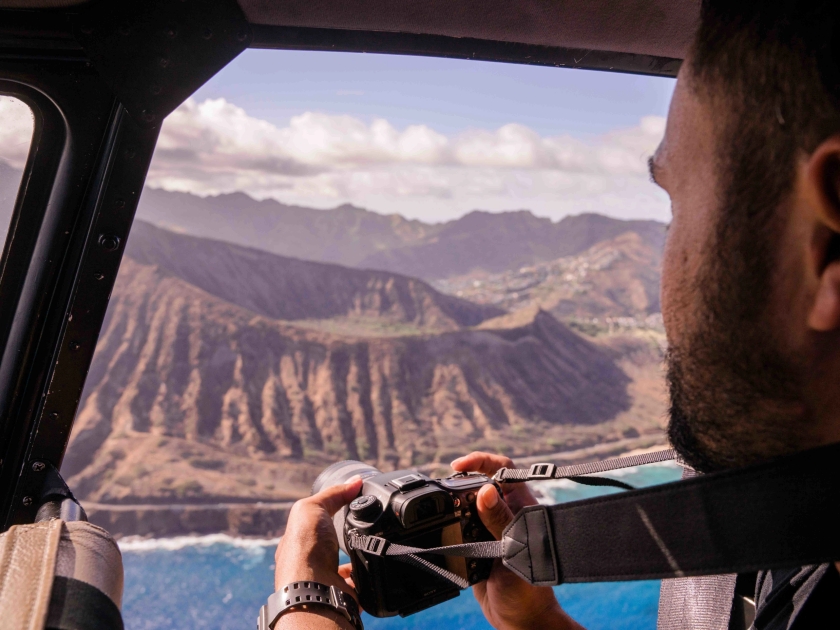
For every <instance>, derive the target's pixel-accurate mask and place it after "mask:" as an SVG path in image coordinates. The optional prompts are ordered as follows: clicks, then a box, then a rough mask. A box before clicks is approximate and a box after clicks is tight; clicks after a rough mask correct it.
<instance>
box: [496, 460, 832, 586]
mask: <svg viewBox="0 0 840 630" xmlns="http://www.w3.org/2000/svg"><path fill="white" fill-rule="evenodd" d="M838 463H840V444H833V445H830V446H824V447H821V448H817V449H813V450H810V451H806V452H803V453H798V454H796V455H792V456H789V457H786V458H783V459H779V460H776V461H775V462H771V463H767V464H762V465H758V466H753V467H749V468H743V469H739V470H734V471H729V472H725V473H717V474H712V475H703V476H698V477H692V478H690V479H685V480H683V481H677V482H674V483H669V484H664V485H661V486H655V487H652V488H645V489H642V490H635V491H632V492H626V493H622V494H618V495H612V496H608V497H600V498H596V499H588V500H585V501H578V502H574V503H567V504H563V505H556V506H552V507H550V508H546V507H543V506H534V507H531V508H526V509H525V510H523V512H520V514H518V515H517V517H516V518H515V519H514V521H513V523H511V525H510V526H509V527H508V530H506V535H507V533H508V532H510V531H511V530H512V528H513V527H514V526H515V524H516V523H517V521H519V520H520V519H523V518H525V517H526V515H527V512H529V511H544V512H545V513H546V514H547V515H548V517H549V520H550V521H551V524H550V528H551V531H550V532H536V531H533V528H532V531H531V532H529V535H531V536H533V535H543V534H548V535H550V536H551V538H552V540H553V541H554V545H555V549H556V553H555V555H554V557H553V558H548V557H545V556H540V555H537V554H534V553H531V554H530V556H529V558H528V559H527V560H528V562H527V563H526V562H524V561H523V563H522V564H523V565H525V564H529V565H530V566H531V567H532V569H539V568H540V567H542V566H545V565H551V564H553V565H555V566H556V568H557V571H558V580H559V581H558V583H559V582H560V581H563V582H601V581H612V580H647V579H659V578H672V577H682V576H690V575H712V574H721V573H747V572H750V571H756V570H762V569H774V568H786V567H798V566H803V565H808V564H820V563H823V562H833V561H835V560H837V559H838V558H840V536H837V531H836V516H835V512H836V510H837V503H838V501H840V475H838V473H837V466H838Z"/></svg>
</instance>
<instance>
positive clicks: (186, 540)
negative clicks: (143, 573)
mask: <svg viewBox="0 0 840 630" xmlns="http://www.w3.org/2000/svg"><path fill="white" fill-rule="evenodd" d="M278 542H280V539H279V538H239V537H236V536H230V535H228V534H208V535H206V536H174V537H172V538H143V537H142V536H126V537H125V538H122V539H120V540H119V541H117V544H119V546H120V551H123V552H126V551H158V550H163V551H177V550H179V549H184V548H186V547H209V546H210V545H229V546H231V547H237V548H240V549H256V548H263V547H276V546H277V543H278Z"/></svg>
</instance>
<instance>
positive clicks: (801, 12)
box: [690, 0, 840, 195]
mask: <svg viewBox="0 0 840 630" xmlns="http://www.w3.org/2000/svg"><path fill="white" fill-rule="evenodd" d="M839 31H840V2H838V1H837V0H746V1H739V0H703V5H702V11H701V23H700V28H699V30H698V32H697V36H696V39H695V42H694V47H693V51H692V55H691V61H690V63H691V67H690V69H691V70H692V73H693V75H694V76H695V78H697V79H699V81H698V83H699V85H703V86H707V87H709V88H710V89H711V90H712V92H713V95H715V94H716V95H718V96H721V97H722V101H721V102H725V105H724V107H725V108H726V110H727V114H728V115H726V116H724V120H725V124H726V127H727V131H728V133H725V134H722V135H721V138H720V141H721V142H723V143H726V145H725V146H722V147H720V148H721V149H722V151H721V158H722V159H723V165H724V166H726V167H728V168H732V167H734V166H736V165H737V164H738V163H739V162H741V158H742V157H744V156H745V155H748V156H749V159H750V160H752V161H753V162H754V163H755V168H753V169H750V170H752V171H753V173H740V175H741V176H743V175H752V176H754V177H757V178H758V179H759V180H764V181H763V182H761V184H760V185H761V186H762V187H763V188H764V190H768V189H767V188H766V186H765V184H770V188H771V189H772V192H773V193H775V194H777V195H778V194H779V193H783V192H785V190H784V189H783V188H782V185H784V186H787V187H789V186H790V184H791V183H792V178H793V166H794V162H795V159H796V157H797V154H798V152H799V151H804V152H811V151H813V150H814V149H815V148H816V147H817V146H818V145H819V143H820V142H822V141H823V140H824V139H825V138H827V137H828V136H830V135H832V134H834V133H838V132H840V63H839V62H840V32H839ZM738 153H740V154H741V155H738ZM756 161H757V163H756ZM759 166H762V167H764V168H763V169H761V170H763V171H764V173H761V172H755V171H756V170H757V167H759ZM755 184H756V185H759V182H758V181H756V182H755Z"/></svg>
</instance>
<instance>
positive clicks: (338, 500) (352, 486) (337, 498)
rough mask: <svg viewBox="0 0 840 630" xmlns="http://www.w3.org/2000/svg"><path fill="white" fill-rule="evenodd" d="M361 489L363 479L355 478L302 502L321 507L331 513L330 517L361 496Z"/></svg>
mask: <svg viewBox="0 0 840 630" xmlns="http://www.w3.org/2000/svg"><path fill="white" fill-rule="evenodd" d="M361 489H362V480H361V478H360V477H354V478H352V479H350V481H348V482H347V483H345V484H341V485H338V486H332V487H330V488H325V489H324V490H321V492H319V493H318V494H314V495H312V496H311V497H309V498H308V499H303V500H302V501H304V502H307V503H314V504H317V505H320V506H321V507H322V508H324V509H325V510H326V511H327V513H329V515H330V516H332V515H333V514H335V513H336V512H338V510H339V509H341V508H343V507H344V506H345V505H347V504H348V503H350V502H351V501H352V500H353V499H355V498H356V497H357V496H359V491H360V490H361Z"/></svg>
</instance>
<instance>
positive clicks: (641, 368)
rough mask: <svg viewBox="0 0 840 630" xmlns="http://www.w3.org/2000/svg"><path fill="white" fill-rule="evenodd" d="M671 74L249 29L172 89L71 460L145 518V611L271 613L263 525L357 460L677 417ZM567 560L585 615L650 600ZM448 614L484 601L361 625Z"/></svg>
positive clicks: (137, 600)
mask: <svg viewBox="0 0 840 630" xmlns="http://www.w3.org/2000/svg"><path fill="white" fill-rule="evenodd" d="M672 89H673V81H671V80H666V79H657V78H651V77H638V76H629V75H620V74H609V73H596V72H585V71H571V70H563V69H557V68H542V67H529V66H515V65H504V64H490V63H478V62H468V61H456V60H443V59H426V58H412V57H395V56H384V55H351V54H334V53H303V52H279V51H262V52H259V51H249V52H247V53H245V54H243V55H242V56H241V57H240V58H239V59H237V60H236V61H235V62H233V63H232V64H231V66H230V67H229V68H227V69H225V70H224V71H222V72H221V73H219V74H218V75H217V76H216V77H215V78H214V79H213V80H212V81H211V82H209V83H208V84H207V85H206V86H204V87H203V88H202V89H201V90H200V91H199V92H198V93H197V94H196V95H194V96H193V97H192V98H190V99H189V100H188V101H187V102H185V103H184V104H183V105H182V106H181V107H179V108H178V110H177V111H175V112H174V113H173V114H172V115H171V116H170V117H169V118H168V119H167V121H166V123H165V124H164V127H163V130H162V133H161V136H160V141H159V144H158V147H157V151H156V154H155V158H154V160H153V163H152V165H151V169H150V173H149V178H148V181H147V186H146V189H145V191H144V193H143V196H142V199H141V201H140V205H139V208H138V211H137V219H136V221H135V224H134V227H133V229H132V232H131V236H130V238H129V239H128V242H127V245H126V251H125V258H124V260H123V263H122V267H121V270H120V273H119V277H118V279H117V282H116V286H115V288H114V292H113V295H112V298H111V303H110V306H109V310H108V314H107V317H106V320H105V323H104V325H103V328H102V332H101V335H100V340H99V344H98V347H97V351H96V355H95V357H94V360H93V364H92V367H91V370H90V374H89V376H88V379H87V384H86V388H85V391H84V394H83V396H82V399H81V403H80V407H79V413H78V417H77V420H76V425H75V427H74V433H73V436H72V440H71V443H70V446H69V449H68V452H67V456H66V459H65V462H64V466H63V472H64V474H65V476H66V477H67V478H68V479H69V481H70V485H71V486H72V487H73V489H74V491H75V492H76V493H77V495H78V496H80V497H81V499H82V501H83V503H84V504H85V506H86V508H87V509H88V512H89V514H90V515H91V518H92V519H93V520H94V522H97V523H100V524H102V525H104V526H105V527H107V528H109V529H111V530H112V531H113V532H114V533H115V534H118V535H121V536H123V537H126V538H125V540H124V541H123V550H124V552H125V558H126V566H127V576H126V589H127V590H126V599H125V614H126V621H127V627H128V628H167V627H183V626H186V625H206V626H207V627H241V626H242V625H243V624H245V623H251V621H250V620H251V618H252V617H253V615H254V614H256V611H257V608H258V607H259V605H261V604H262V601H263V599H264V597H265V596H266V595H267V594H268V593H270V591H271V588H272V584H271V572H270V568H271V567H270V565H271V562H272V560H271V558H272V556H273V550H272V549H271V544H272V543H270V542H269V543H266V542H264V540H265V539H271V538H272V537H275V536H277V535H279V534H280V533H281V532H282V529H283V524H284V519H285V515H286V514H287V511H288V507H289V505H290V502H292V501H294V500H295V499H298V498H300V497H302V496H306V495H307V494H308V493H309V489H310V487H311V484H312V482H313V480H314V479H315V477H316V476H317V475H318V473H319V472H320V471H321V470H323V469H324V468H325V467H326V466H328V465H329V464H331V463H334V462H336V461H339V460H343V459H358V460H362V461H364V462H366V463H368V464H370V465H372V466H376V467H378V468H379V469H381V470H394V469H419V470H420V471H421V472H424V473H426V474H429V475H432V476H440V475H446V474H448V473H449V472H450V469H449V462H450V461H451V460H452V459H454V458H455V457H458V456H460V455H464V454H466V453H467V452H469V451H471V450H485V451H490V452H493V453H502V454H505V455H509V456H511V457H513V458H514V459H516V460H518V461H520V462H533V461H539V460H541V459H548V460H552V461H558V462H575V461H586V460H592V459H601V458H605V457H608V456H611V455H618V454H621V453H624V452H628V451H631V450H634V449H642V448H655V447H658V446H662V445H664V443H665V437H664V433H663V426H664V418H665V413H666V392H665V386H664V381H663V376H662V370H661V359H662V353H663V350H664V343H665V338H664V331H663V328H662V318H661V314H660V307H659V277H660V260H661V250H662V244H663V241H664V234H665V227H666V222H667V221H668V220H669V217H670V212H669V207H668V201H667V198H666V196H665V195H664V193H662V192H661V191H659V190H658V189H657V188H656V187H655V186H654V185H653V184H651V183H650V182H649V181H648V175H647V166H646V160H647V158H648V157H649V156H650V155H651V154H652V152H653V151H654V150H655V148H656V146H657V144H658V142H659V141H660V139H661V136H662V133H663V130H664V116H665V112H666V110H667V106H668V102H669V99H670V94H671V90H672ZM624 474H626V475H627V476H630V477H632V478H633V480H632V483H634V484H637V485H645V484H652V483H659V482H662V481H666V480H670V479H673V478H675V477H676V476H677V474H678V471H677V469H676V467H674V466H659V467H653V468H650V469H646V471H629V472H625V473H624ZM536 489H537V490H538V491H539V492H540V493H541V496H542V500H544V501H547V502H554V501H561V500H570V499H574V498H581V497H584V496H591V495H592V493H593V492H597V491H599V490H596V489H593V488H583V487H574V486H573V485H572V484H566V483H565V482H563V483H548V484H543V485H542V486H539V487H538V488H536ZM219 533H224V534H225V535H230V536H233V537H238V538H236V541H234V539H233V538H218V537H213V536H214V535H218V534H219ZM136 536H147V537H151V540H146V539H143V540H140V539H137V538H130V537H136ZM189 536H193V537H192V538H190V537H189ZM208 536H210V537H208ZM172 537H181V538H177V539H176V540H173V539H172ZM184 537H187V538H184ZM242 537H254V538H253V539H249V540H248V541H245V540H244V539H242ZM261 540H262V542H261ZM208 575H213V579H208ZM220 576H221V577H220ZM563 588H564V589H565V590H563V591H562V594H563V597H564V598H565V601H566V603H567V604H569V608H570V611H571V612H573V613H575V614H577V615H578V617H579V619H580V621H581V622H582V623H584V625H587V626H591V627H611V628H642V627H653V625H655V622H651V620H652V619H655V613H656V597H657V593H658V591H657V585H656V583H643V584H635V585H620V586H615V585H610V586H609V587H608V588H603V587H602V586H601V585H596V586H585V587H580V588H571V589H569V588H567V587H563ZM196 602H200V604H197V603H196ZM185 604H186V606H185ZM634 607H635V608H634ZM188 617H189V621H188ZM456 618H457V619H458V624H460V625H459V627H462V628H470V629H472V628H485V627H487V626H486V625H485V624H484V622H483V621H482V618H481V616H480V611H479V610H478V608H477V605H476V604H475V601H474V599H473V598H472V597H471V596H470V595H465V596H462V597H460V598H459V599H457V600H455V601H453V602H450V603H447V604H446V605H444V606H440V607H436V608H433V609H431V610H429V611H427V612H424V613H422V615H420V616H417V617H409V618H408V619H406V620H404V621H394V620H389V621H384V620H373V619H370V618H369V619H367V620H366V624H367V625H368V627H372V628H378V627H385V626H384V625H382V624H391V625H389V626H388V627H429V626H430V625H431V624H433V623H440V624H442V625H443V626H444V627H454V619H456ZM652 623H653V625H651V624H652Z"/></svg>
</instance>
